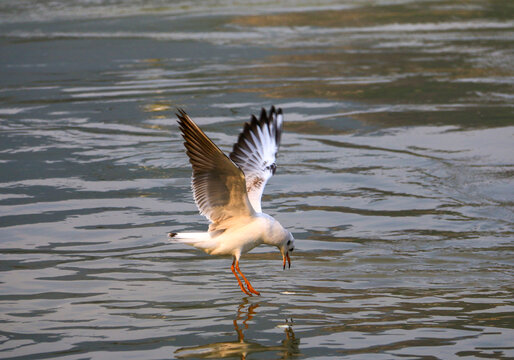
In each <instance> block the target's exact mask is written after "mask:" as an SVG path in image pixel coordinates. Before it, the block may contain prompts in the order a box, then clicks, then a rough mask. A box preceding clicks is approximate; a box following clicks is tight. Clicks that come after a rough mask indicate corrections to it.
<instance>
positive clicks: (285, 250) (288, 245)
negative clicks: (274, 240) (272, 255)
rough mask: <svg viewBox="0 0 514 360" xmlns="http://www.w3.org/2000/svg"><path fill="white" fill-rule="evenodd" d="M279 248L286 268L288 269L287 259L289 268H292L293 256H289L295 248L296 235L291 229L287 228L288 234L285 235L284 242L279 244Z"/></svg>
mask: <svg viewBox="0 0 514 360" xmlns="http://www.w3.org/2000/svg"><path fill="white" fill-rule="evenodd" d="M278 249H279V250H280V253H281V254H282V258H283V260H284V266H283V267H284V270H285V269H286V261H287V264H288V266H289V268H291V258H290V257H289V254H290V253H292V252H293V250H294V237H293V235H292V234H291V233H290V232H289V231H287V230H286V235H285V236H284V239H283V240H282V243H281V244H280V245H279V246H278Z"/></svg>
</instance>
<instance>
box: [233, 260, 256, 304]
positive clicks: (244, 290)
mask: <svg viewBox="0 0 514 360" xmlns="http://www.w3.org/2000/svg"><path fill="white" fill-rule="evenodd" d="M234 263H236V259H234V261H233V262H232V266H231V267H230V269H231V270H232V272H233V273H234V276H235V277H236V279H237V283H238V284H239V287H240V288H241V290H242V291H243V292H244V293H245V294H246V295H250V296H252V294H250V293H249V292H248V290H246V289H245V288H244V286H243V283H241V279H239V276H237V274H236V271H235V270H234ZM236 264H237V263H236ZM238 270H239V269H238ZM243 279H244V276H243ZM245 280H246V279H245ZM245 282H246V281H245Z"/></svg>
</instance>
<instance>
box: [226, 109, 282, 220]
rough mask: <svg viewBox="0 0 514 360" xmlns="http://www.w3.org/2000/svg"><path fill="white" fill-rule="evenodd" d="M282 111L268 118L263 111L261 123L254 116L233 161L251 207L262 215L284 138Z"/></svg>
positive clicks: (268, 115)
mask: <svg viewBox="0 0 514 360" xmlns="http://www.w3.org/2000/svg"><path fill="white" fill-rule="evenodd" d="M282 122H283V114H282V109H280V108H279V109H275V107H274V106H272V107H271V109H270V111H269V113H268V114H266V110H264V109H262V110H261V115H260V117H259V119H258V120H257V118H256V117H255V116H253V115H252V119H251V121H250V123H246V124H245V127H244V129H243V132H242V133H241V134H240V135H239V139H238V141H237V143H235V144H234V149H233V150H232V153H230V159H232V161H233V162H234V163H236V165H237V166H239V167H240V168H241V169H242V170H243V172H244V174H245V178H246V191H247V193H248V198H249V199H250V203H251V204H252V207H253V208H254V209H255V211H257V212H261V211H262V210H261V197H262V192H263V191H264V187H265V186H266V183H267V182H268V179H269V178H270V177H271V176H273V174H274V173H275V170H276V167H277V165H276V162H275V161H276V157H277V152H278V148H279V146H280V138H281V135H282Z"/></svg>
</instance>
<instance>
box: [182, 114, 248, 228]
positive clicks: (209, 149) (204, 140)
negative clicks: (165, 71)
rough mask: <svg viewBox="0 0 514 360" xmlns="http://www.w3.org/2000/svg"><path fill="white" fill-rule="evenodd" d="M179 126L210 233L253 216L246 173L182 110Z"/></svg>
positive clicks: (197, 196)
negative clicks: (239, 219) (231, 222)
mask: <svg viewBox="0 0 514 360" xmlns="http://www.w3.org/2000/svg"><path fill="white" fill-rule="evenodd" d="M178 112H179V113H178V114H176V115H177V117H178V119H179V120H178V123H179V125H180V130H181V131H182V136H183V138H184V140H185V142H184V146H185V147H186V149H187V151H186V153H187V155H188V156H189V160H190V162H191V165H192V167H193V177H192V188H193V195H194V199H195V202H196V205H197V206H198V209H199V210H200V213H201V214H202V215H204V216H206V217H207V218H208V219H209V220H210V221H211V222H212V224H211V226H210V228H209V229H210V230H211V231H216V230H222V229H220V228H221V227H222V223H224V222H226V221H228V220H230V219H232V218H238V217H242V216H243V217H244V216H251V215H252V214H253V213H254V209H253V208H252V206H251V204H250V202H249V199H248V195H247V193H246V183H245V178H244V174H243V172H242V171H241V170H240V169H239V168H238V167H237V166H236V165H235V164H234V163H233V162H232V161H231V160H230V159H229V158H228V157H227V156H226V155H225V154H224V153H223V152H222V151H221V150H220V149H219V148H218V147H217V146H216V145H215V144H214V143H213V142H212V140H211V139H209V137H208V136H207V135H205V133H204V132H203V131H202V130H201V129H200V128H199V127H198V125H196V124H195V123H194V122H193V120H191V118H190V117H189V116H188V115H187V114H186V112H185V111H184V110H182V109H178Z"/></svg>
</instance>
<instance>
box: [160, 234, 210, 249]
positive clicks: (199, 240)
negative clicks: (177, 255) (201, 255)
mask: <svg viewBox="0 0 514 360" xmlns="http://www.w3.org/2000/svg"><path fill="white" fill-rule="evenodd" d="M168 238H169V239H170V240H171V241H172V242H179V243H183V244H188V245H191V246H194V247H195V248H198V249H201V250H204V251H206V252H207V253H209V252H211V251H212V250H214V249H215V248H216V247H217V246H218V240H217V239H215V238H212V237H211V235H210V234H209V233H208V232H201V233H200V232H197V233H194V232H191V233H174V232H170V233H168Z"/></svg>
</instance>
